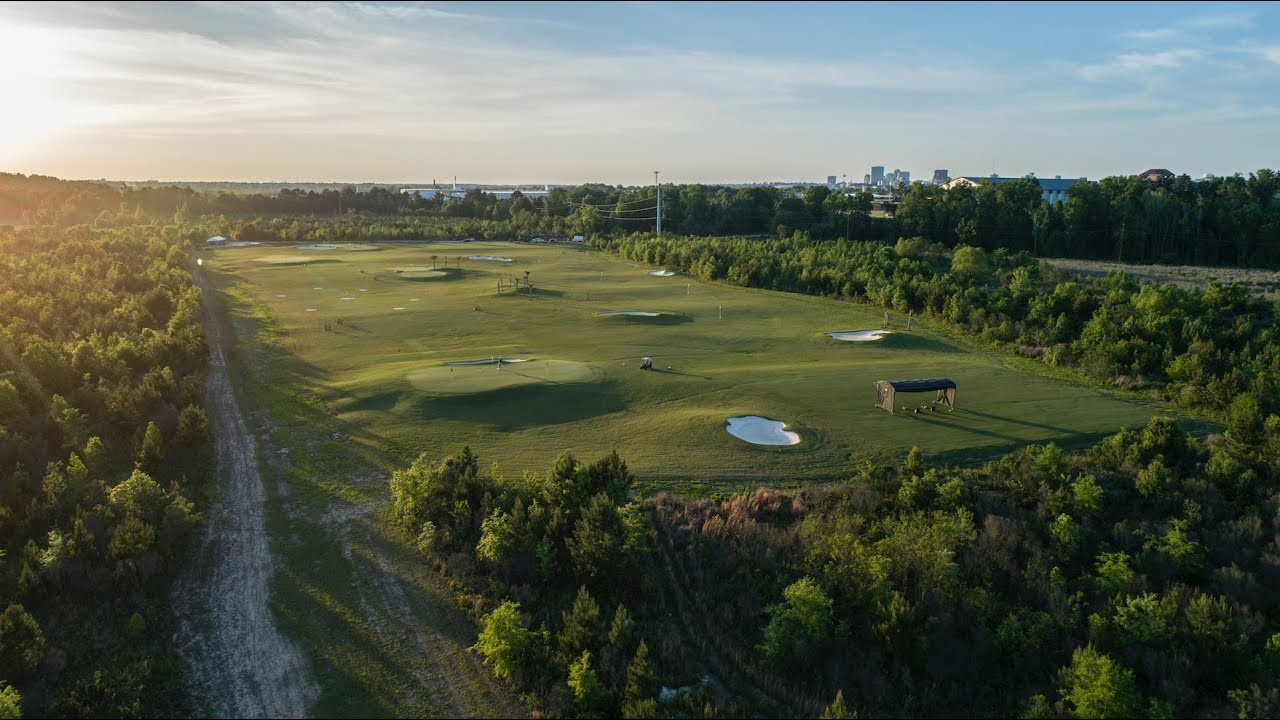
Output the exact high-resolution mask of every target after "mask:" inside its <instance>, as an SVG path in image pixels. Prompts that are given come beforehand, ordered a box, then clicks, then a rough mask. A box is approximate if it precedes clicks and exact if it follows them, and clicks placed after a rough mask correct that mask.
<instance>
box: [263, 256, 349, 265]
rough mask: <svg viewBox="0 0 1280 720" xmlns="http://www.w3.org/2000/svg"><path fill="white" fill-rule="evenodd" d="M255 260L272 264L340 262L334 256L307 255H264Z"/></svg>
mask: <svg viewBox="0 0 1280 720" xmlns="http://www.w3.org/2000/svg"><path fill="white" fill-rule="evenodd" d="M254 261H255V262H260V263H269V264H271V265H309V264H311V263H332V262H338V261H337V260H334V259H332V258H323V259H322V258H317V257H307V256H306V255H263V256H262V257H257V258H254Z"/></svg>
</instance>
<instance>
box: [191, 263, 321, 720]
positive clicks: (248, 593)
mask: <svg viewBox="0 0 1280 720" xmlns="http://www.w3.org/2000/svg"><path fill="white" fill-rule="evenodd" d="M195 278H196V283H197V284H198V285H199V286H200V288H201V290H202V291H203V292H204V296H205V298H210V297H211V291H210V288H209V284H208V281H207V279H206V278H205V277H203V273H200V272H199V271H197V273H196V274H195ZM204 315H205V318H204V319H205V322H204V326H205V333H206V337H207V338H208V342H209V355H210V358H209V372H208V379H207V382H206V386H205V408H206V411H207V412H208V414H209V422H210V425H211V428H212V431H213V435H214V438H215V443H216V448H217V467H216V483H217V491H218V495H217V500H216V501H215V502H214V504H213V506H212V507H210V508H209V510H208V512H207V516H206V525H205V533H204V537H203V539H202V540H201V542H200V546H199V548H198V549H197V550H196V552H195V553H194V555H193V557H192V561H191V565H190V566H189V567H188V568H187V571H186V572H185V573H184V574H183V575H182V577H180V578H179V579H178V581H177V582H176V583H175V585H174V591H173V605H174V611H175V613H176V615H177V618H178V631H177V633H176V637H175V645H176V647H177V649H178V654H179V656H180V657H181V658H182V660H183V665H184V669H185V671H186V677H187V685H188V691H189V692H190V694H191V697H192V710H193V711H194V712H195V713H196V714H197V715H202V716H211V717H246V718H257V717H278V718H301V717H307V715H308V711H309V708H310V707H311V704H312V702H313V701H314V700H315V698H316V696H317V694H318V693H319V688H318V687H317V685H316V683H315V681H314V680H313V679H312V677H311V673H310V668H309V666H308V664H307V662H306V659H305V658H304V657H303V655H302V653H301V652H300V651H299V650H298V648H297V647H296V646H295V645H294V644H293V643H292V642H290V641H289V640H288V639H287V638H285V637H284V636H283V635H281V634H280V632H279V630H277V629H276V626H275V621H274V619H273V617H272V613H271V608H270V604H269V602H270V596H271V595H270V582H271V577H272V575H273V574H274V573H275V570H276V565H277V563H276V560H275V558H273V556H272V554H271V548H270V546H269V544H268V539H267V528H266V518H265V508H264V504H265V502H266V492H265V490H264V487H263V482H262V475H261V473H260V471H259V468H258V458H257V447H256V445H255V443H254V439H253V436H252V435H251V434H250V433H249V429H248V427H246V425H245V423H244V420H243V418H242V417H241V414H240V408H239V406H238V404H237V402H236V397H235V393H234V392H233V391H232V386H231V379H230V377H229V373H228V368H227V358H226V352H225V348H224V345H225V343H226V342H227V341H228V339H227V338H226V337H225V333H224V330H223V328H222V326H221V325H220V323H219V322H218V318H217V317H216V315H215V311H214V309H213V304H212V303H211V302H208V301H206V302H205V303H204Z"/></svg>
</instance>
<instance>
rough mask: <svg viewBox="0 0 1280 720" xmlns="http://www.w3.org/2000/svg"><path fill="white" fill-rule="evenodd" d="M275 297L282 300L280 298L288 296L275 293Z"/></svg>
mask: <svg viewBox="0 0 1280 720" xmlns="http://www.w3.org/2000/svg"><path fill="white" fill-rule="evenodd" d="M276 297H279V298H282V297H289V296H288V295H281V294H280V293H276Z"/></svg>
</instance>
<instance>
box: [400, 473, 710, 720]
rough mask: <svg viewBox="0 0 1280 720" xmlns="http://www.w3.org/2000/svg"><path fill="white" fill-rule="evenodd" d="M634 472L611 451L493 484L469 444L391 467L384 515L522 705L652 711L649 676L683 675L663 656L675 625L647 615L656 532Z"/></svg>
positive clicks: (655, 582) (496, 477) (675, 640)
mask: <svg viewBox="0 0 1280 720" xmlns="http://www.w3.org/2000/svg"><path fill="white" fill-rule="evenodd" d="M633 480H634V478H633V476H632V474H631V472H630V471H629V470H628V469H627V465H626V463H625V462H623V461H622V460H621V459H620V458H619V457H618V455H617V454H616V453H614V454H611V455H609V456H606V457H604V458H601V459H599V460H598V461H596V462H594V463H590V464H587V463H582V462H579V461H578V460H577V459H576V458H574V456H573V455H572V454H571V453H569V452H565V453H563V454H562V455H561V456H560V457H559V458H557V459H556V461H555V463H554V464H553V466H552V467H551V468H550V469H549V470H548V471H547V472H546V473H545V474H543V475H538V474H534V473H525V474H524V475H523V476H522V477H521V478H519V479H506V478H504V477H503V476H502V475H501V473H500V472H498V471H497V469H496V468H494V469H493V470H492V471H490V472H484V471H482V470H481V469H480V462H479V458H477V457H476V455H475V454H474V453H472V451H471V450H470V448H464V449H463V450H462V452H461V453H459V454H457V455H453V456H449V457H446V458H443V459H440V460H434V459H431V458H427V457H426V456H420V457H419V458H417V459H416V460H415V461H414V462H413V464H412V465H411V466H409V467H408V468H404V469H402V470H397V471H395V472H393V473H392V476H391V492H392V495H393V498H394V503H393V515H394V517H395V518H396V520H397V521H398V523H399V524H400V525H401V526H402V527H403V528H404V529H405V530H406V531H407V532H408V533H409V535H410V536H411V537H412V538H416V543H417V546H418V548H419V549H420V550H421V551H422V552H423V553H424V555H426V556H427V557H430V558H434V559H435V561H436V562H438V563H439V564H440V567H441V568H442V569H443V570H445V571H446V572H447V573H448V574H449V575H450V576H451V578H452V582H451V587H452V588H453V590H454V591H455V593H456V596H457V598H458V600H459V602H460V604H461V606H462V607H463V608H464V609H466V610H468V611H469V612H470V613H471V615H472V617H473V618H474V619H475V620H477V621H478V622H479V624H480V626H481V628H480V633H479V637H478V639H477V642H476V645H475V647H474V648H473V649H474V650H475V651H476V652H478V653H479V654H480V655H481V656H482V657H483V658H484V660H485V662H486V664H488V665H489V666H491V668H492V669H493V672H494V674H495V675H497V676H498V677H499V678H504V679H506V680H508V681H509V682H511V683H512V684H513V686H515V687H518V688H520V689H522V690H524V691H525V693H526V694H525V695H524V697H525V699H526V702H527V703H528V705H529V706H530V709H531V710H534V711H537V712H540V713H543V714H548V713H549V714H552V715H554V716H573V717H604V716H609V717H617V716H619V715H620V714H621V715H622V716H625V717H652V716H653V715H654V713H655V712H656V707H657V706H656V701H657V697H658V690H659V685H658V682H657V678H658V674H659V673H664V672H665V673H676V674H678V673H679V672H681V671H682V670H687V669H686V668H684V667H683V666H682V665H681V662H680V656H679V654H678V653H672V652H668V651H670V650H672V649H675V648H678V647H680V645H681V641H680V640H679V637H678V634H676V635H673V634H672V633H671V627H670V626H669V625H666V624H664V625H662V626H657V625H655V623H654V622H652V620H653V619H654V618H657V617H664V618H665V612H663V613H659V612H657V611H656V610H655V608H656V607H660V606H661V605H662V600H661V596H662V593H661V592H660V584H659V575H658V573H659V570H658V569H657V567H656V565H655V559H654V553H653V550H654V548H655V547H656V546H655V537H654V535H653V530H652V527H651V525H650V522H649V520H648V517H647V516H646V515H645V513H644V512H643V511H642V510H641V508H640V506H639V505H638V504H637V503H635V502H634V501H633V500H631V498H630V490H631V484H632V482H633ZM664 628H665V630H666V631H665V632H664V631H663V630H664ZM651 648H652V649H651ZM657 651H661V655H662V658H661V659H660V658H659V657H656V656H655V653H656V652H657ZM686 674H688V673H687V672H686ZM694 677H696V674H695V675H694Z"/></svg>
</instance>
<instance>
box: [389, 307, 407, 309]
mask: <svg viewBox="0 0 1280 720" xmlns="http://www.w3.org/2000/svg"><path fill="white" fill-rule="evenodd" d="M391 309H392V310H403V309H404V308H402V307H393V308H391Z"/></svg>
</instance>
